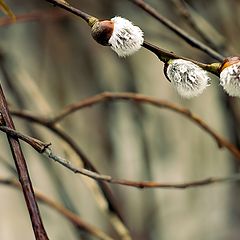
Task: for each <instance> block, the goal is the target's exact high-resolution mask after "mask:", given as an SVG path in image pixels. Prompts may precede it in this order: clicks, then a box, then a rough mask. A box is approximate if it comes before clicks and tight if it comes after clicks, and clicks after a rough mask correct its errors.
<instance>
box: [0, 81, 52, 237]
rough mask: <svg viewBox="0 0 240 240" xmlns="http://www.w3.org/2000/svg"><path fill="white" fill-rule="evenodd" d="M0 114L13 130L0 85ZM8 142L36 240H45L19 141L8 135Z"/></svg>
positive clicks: (45, 234) (45, 235)
mask: <svg viewBox="0 0 240 240" xmlns="http://www.w3.org/2000/svg"><path fill="white" fill-rule="evenodd" d="M0 112H1V116H2V120H3V123H4V124H5V125H6V126H7V127H9V128H12V129H15V127H14V123H13V120H12V118H11V115H10V113H9V110H8V107H7V102H6V99H5V96H4V93H3V90H2V87H1V84H0ZM8 142H9V145H10V148H11V152H12V156H13V159H14V162H15V165H16V169H17V172H18V177H19V181H20V183H21V186H22V190H23V194H24V197H25V201H26V204H27V208H28V211H29V215H30V218H31V221H32V227H33V231H34V234H35V237H36V239H37V240H47V239H48V236H47V233H46V231H45V229H44V226H43V223H42V220H41V216H40V213H39V209H38V206H37V203H36V199H35V195H34V192H33V187H32V183H31V179H30V177H29V173H28V169H27V165H26V161H25V158H24V156H23V153H22V150H21V147H20V144H19V141H18V139H17V138H14V137H11V136H9V135H8Z"/></svg>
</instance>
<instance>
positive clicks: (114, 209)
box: [11, 110, 128, 235]
mask: <svg viewBox="0 0 240 240" xmlns="http://www.w3.org/2000/svg"><path fill="white" fill-rule="evenodd" d="M11 114H12V115H14V116H16V117H20V118H23V119H26V120H28V121H31V122H34V123H37V124H39V125H42V126H44V127H46V128H48V129H49V130H51V131H52V132H53V133H55V134H56V135H57V136H58V137H60V138H61V139H62V140H63V141H64V142H66V143H67V144H68V145H69V146H70V147H71V148H72V149H73V151H74V152H75V153H76V154H77V155H78V156H79V158H80V159H81V160H82V161H83V164H84V167H85V168H87V169H89V170H92V171H94V172H98V170H97V168H96V167H95V166H94V165H93V163H92V161H91V160H90V159H89V158H88V156H87V155H86V154H85V153H84V152H83V151H82V149H81V148H80V147H79V146H78V145H77V144H76V142H75V141H74V140H73V139H72V138H71V137H70V136H69V135H68V134H66V133H65V132H64V131H63V130H62V129H61V128H59V127H58V126H56V125H54V124H51V123H50V121H49V120H50V119H47V118H45V117H40V116H35V115H34V114H32V113H30V112H28V111H17V110H11ZM98 184H99V187H100V189H101V191H102V193H103V195H104V197H105V198H106V202H107V204H108V210H109V211H110V213H111V215H115V216H117V218H118V219H119V222H121V224H123V227H121V229H117V231H118V232H119V233H120V234H121V235H126V233H127V232H128V229H127V226H125V222H124V219H123V218H122V216H121V214H120V211H119V209H118V206H117V204H116V201H115V198H114V196H113V194H112V191H111V189H110V188H109V186H108V185H107V184H106V183H105V182H98ZM115 219H116V217H115ZM119 224H120V223H119ZM123 228H125V230H124V229H123Z"/></svg>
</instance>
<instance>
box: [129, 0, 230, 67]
mask: <svg viewBox="0 0 240 240" xmlns="http://www.w3.org/2000/svg"><path fill="white" fill-rule="evenodd" d="M130 1H131V2H132V3H134V4H135V5H137V6H138V7H140V8H141V9H143V10H144V11H145V12H147V13H148V14H150V15H151V16H153V17H154V18H155V19H157V20H158V21H159V22H161V23H162V24H163V25H165V26H166V27H167V28H169V29H170V30H172V31H173V32H174V33H175V34H177V35H178V36H180V37H181V39H183V40H184V41H186V42H187V43H188V44H190V45H191V46H192V47H195V48H197V49H199V50H201V51H203V52H205V53H206V54H208V55H209V56H211V57H212V58H214V59H216V60H218V61H220V62H222V61H223V60H224V58H225V57H224V56H222V55H221V54H219V53H217V52H216V51H215V50H213V49H211V48H210V47H208V46H207V45H206V44H204V43H202V42H200V41H198V40H197V39H195V38H193V37H191V36H190V35H189V34H188V33H187V32H185V31H184V30H183V29H181V28H179V27H178V26H177V25H175V24H174V23H173V22H171V21H170V20H169V19H167V18H165V17H164V16H162V15H161V14H160V13H158V12H157V10H156V9H154V8H153V7H152V6H150V5H149V4H147V3H145V2H144V1H143V0H130Z"/></svg>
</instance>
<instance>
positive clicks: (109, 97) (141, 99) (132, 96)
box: [45, 92, 240, 160]
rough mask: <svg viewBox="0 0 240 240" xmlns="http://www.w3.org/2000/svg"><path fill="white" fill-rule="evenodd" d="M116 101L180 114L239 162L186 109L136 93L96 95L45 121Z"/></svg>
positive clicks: (230, 146)
mask: <svg viewBox="0 0 240 240" xmlns="http://www.w3.org/2000/svg"><path fill="white" fill-rule="evenodd" d="M116 100H127V101H134V102H138V103H145V104H150V105H153V106H155V107H160V108H166V109H169V110H172V111H174V112H177V113H180V114H181V115H183V116H185V117H187V118H188V119H190V120H191V121H192V122H194V123H195V124H197V125H198V126H199V127H201V128H202V129H203V130H205V131H206V132H207V133H208V134H210V135H211V136H212V137H213V138H214V139H215V140H216V142H217V144H218V146H219V147H225V148H226V149H228V150H229V151H230V152H231V153H232V154H233V155H234V156H235V157H236V158H237V159H238V160H240V150H239V149H238V148H237V147H236V146H234V145H233V144H231V143H230V142H228V141H227V140H226V139H224V138H223V137H221V136H220V135H219V134H217V133H216V132H215V131H214V130H213V129H212V128H211V127H209V126H208V125H207V123H205V122H204V121H203V120H202V119H200V118H199V117H198V116H196V115H195V114H193V113H191V112H190V111H189V110H188V109H187V108H182V107H180V106H177V105H174V104H173V103H170V102H168V101H165V100H160V99H157V98H153V97H149V96H146V95H143V94H137V93H128V92H125V93H124V92H123V93H110V92H105V93H100V94H98V95H95V96H93V97H89V98H86V99H84V100H81V101H79V102H77V103H73V104H70V105H68V106H66V107H65V108H64V109H63V110H62V111H61V112H60V113H59V114H57V115H56V116H55V117H53V118H52V119H50V120H49V121H47V120H46V119H45V121H46V122H48V124H50V125H51V124H55V123H57V122H59V121H60V120H62V119H63V118H64V117H66V116H68V115H69V114H72V113H73V112H75V111H78V110H80V109H83V108H86V107H91V106H92V105H94V104H98V103H101V102H104V101H116Z"/></svg>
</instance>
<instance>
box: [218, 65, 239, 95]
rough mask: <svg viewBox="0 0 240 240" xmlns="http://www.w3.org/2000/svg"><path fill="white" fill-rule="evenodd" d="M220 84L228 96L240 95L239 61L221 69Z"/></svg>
mask: <svg viewBox="0 0 240 240" xmlns="http://www.w3.org/2000/svg"><path fill="white" fill-rule="evenodd" d="M220 84H221V85H222V86H223V89H224V90H225V91H226V92H227V93H228V94H229V95H230V96H233V97H240V62H238V63H236V64H232V65H230V66H229V67H226V68H224V69H223V70H222V72H221V73H220Z"/></svg>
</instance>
